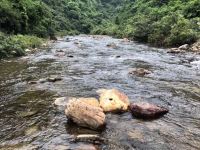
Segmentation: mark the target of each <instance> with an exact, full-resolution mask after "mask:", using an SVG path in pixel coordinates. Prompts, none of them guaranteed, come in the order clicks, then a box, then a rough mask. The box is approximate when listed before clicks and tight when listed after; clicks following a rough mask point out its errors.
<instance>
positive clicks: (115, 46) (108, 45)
mask: <svg viewBox="0 0 200 150" xmlns="http://www.w3.org/2000/svg"><path fill="white" fill-rule="evenodd" d="M106 46H107V47H110V48H117V45H116V44H115V43H109V44H107V45H106Z"/></svg>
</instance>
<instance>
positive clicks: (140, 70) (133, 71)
mask: <svg viewBox="0 0 200 150" xmlns="http://www.w3.org/2000/svg"><path fill="white" fill-rule="evenodd" d="M129 74H131V75H138V76H144V75H147V74H151V71H149V70H147V69H144V68H132V69H130V70H129Z"/></svg>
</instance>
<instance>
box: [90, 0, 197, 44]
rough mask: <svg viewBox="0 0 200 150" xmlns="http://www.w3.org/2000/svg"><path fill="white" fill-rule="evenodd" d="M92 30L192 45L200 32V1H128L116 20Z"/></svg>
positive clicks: (145, 40) (164, 42)
mask: <svg viewBox="0 0 200 150" xmlns="http://www.w3.org/2000/svg"><path fill="white" fill-rule="evenodd" d="M121 1H123V0H121ZM93 32H94V33H98V34H109V35H114V36H118V37H129V38H131V39H134V40H137V41H141V42H148V43H151V44H153V45H156V46H173V45H181V44H185V43H188V44H190V43H193V42H194V41H196V40H197V39H198V38H199V35H200V1H199V0H126V1H124V3H123V6H122V7H121V8H120V10H119V13H117V14H116V17H115V21H114V22H108V21H107V22H103V24H101V25H100V26H98V27H97V28H95V29H94V30H93Z"/></svg>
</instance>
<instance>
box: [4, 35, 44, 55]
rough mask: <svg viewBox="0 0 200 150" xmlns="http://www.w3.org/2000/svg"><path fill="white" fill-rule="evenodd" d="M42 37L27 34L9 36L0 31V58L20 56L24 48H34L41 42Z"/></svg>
mask: <svg viewBox="0 0 200 150" xmlns="http://www.w3.org/2000/svg"><path fill="white" fill-rule="evenodd" d="M42 41H43V40H42V39H40V38H38V37H36V36H29V35H14V36H9V35H5V34H3V33H2V32H0V59H1V58H4V57H13V56H22V55H24V54H25V49H26V48H35V47H38V46H40V45H41V44H42Z"/></svg>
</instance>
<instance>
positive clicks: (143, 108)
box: [130, 102, 169, 119]
mask: <svg viewBox="0 0 200 150" xmlns="http://www.w3.org/2000/svg"><path fill="white" fill-rule="evenodd" d="M130 110H131V112H132V114H133V116H134V117H136V118H142V119H156V118H158V117H160V116H162V115H165V114H166V113H168V111H169V110H168V109H166V108H163V107H159V106H157V105H154V104H149V103H147V102H139V103H132V104H131V105H130Z"/></svg>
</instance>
